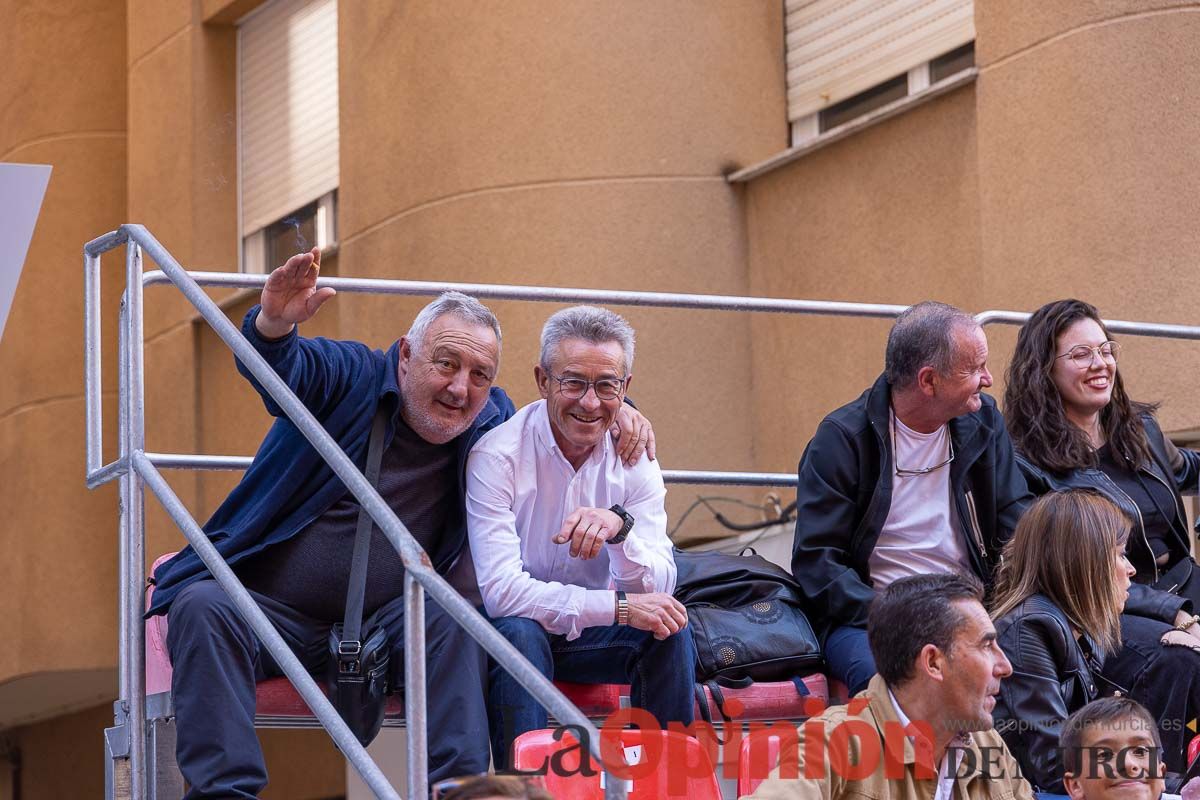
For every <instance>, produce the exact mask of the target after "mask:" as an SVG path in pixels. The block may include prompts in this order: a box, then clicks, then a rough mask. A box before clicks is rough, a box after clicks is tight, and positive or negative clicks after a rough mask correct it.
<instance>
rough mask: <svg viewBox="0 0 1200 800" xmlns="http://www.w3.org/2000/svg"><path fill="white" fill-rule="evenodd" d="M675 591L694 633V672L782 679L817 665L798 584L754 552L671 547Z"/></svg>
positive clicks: (705, 677)
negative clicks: (747, 553)
mask: <svg viewBox="0 0 1200 800" xmlns="http://www.w3.org/2000/svg"><path fill="white" fill-rule="evenodd" d="M675 565H676V567H677V568H678V571H679V575H678V579H677V580H676V583H675V599H676V600H678V601H679V602H681V603H683V605H684V606H685V607H686V608H687V612H688V626H689V627H690V628H691V629H692V636H693V638H694V639H695V641H696V680H697V681H698V682H700V683H703V682H705V681H709V680H714V679H716V680H721V679H724V680H728V681H731V682H742V681H744V680H745V679H747V678H749V679H750V680H752V681H786V680H789V679H791V678H792V677H795V676H798V675H807V674H809V673H811V672H816V671H819V670H820V669H821V668H822V667H823V666H824V660H823V659H822V657H821V645H820V642H819V641H818V640H817V636H816V634H815V633H814V632H813V628H812V625H810V624H809V622H808V618H807V617H806V616H805V615H804V612H803V611H802V610H801V596H800V587H799V586H798V585H797V584H796V581H795V580H794V579H793V578H792V576H791V575H790V574H789V573H788V572H786V571H785V570H783V569H782V568H780V567H778V566H776V565H775V564H772V563H771V562H770V561H767V560H766V559H765V558H763V557H762V556H760V555H758V554H757V553H753V552H751V554H749V555H745V554H743V555H731V554H727V553H717V552H712V551H709V552H686V551H682V550H676V551H675Z"/></svg>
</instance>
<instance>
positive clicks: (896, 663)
mask: <svg viewBox="0 0 1200 800" xmlns="http://www.w3.org/2000/svg"><path fill="white" fill-rule="evenodd" d="M982 600H983V586H982V585H981V584H980V583H979V581H978V580H977V579H975V578H974V577H973V576H969V575H952V574H939V575H917V576H913V577H908V578H901V579H899V580H897V581H895V582H894V583H892V584H891V585H890V586H888V588H887V589H886V590H884V592H883V593H882V594H880V595H879V596H878V597H877V598H875V601H874V602H873V603H872V605H871V612H870V616H869V618H868V623H867V633H868V638H869V641H870V646H871V653H872V655H873V656H874V658H875V663H876V667H877V668H878V670H879V672H878V674H877V675H875V677H874V678H872V679H871V682H870V684H869V685H868V687H867V689H866V690H865V691H863V692H860V693H859V694H858V695H857V696H856V697H855V698H854V699H853V700H851V701H850V704H849V705H847V706H834V707H832V708H830V709H828V710H827V711H825V712H824V713H823V714H821V715H819V716H817V717H814V718H812V719H810V720H809V721H808V722H806V723H804V725H803V726H802V728H801V730H800V732H799V742H798V746H792V747H789V746H787V745H785V746H784V747H783V749H782V752H781V753H780V761H779V766H777V767H776V768H775V769H773V770H772V771H771V776H770V778H769V779H768V780H767V781H765V782H764V783H763V784H762V785H761V786H759V788H758V790H757V791H756V792H755V793H754V794H753V795H751V797H753V798H765V799H766V800H799V799H803V800H840V798H850V797H854V798H856V800H857V798H862V800H989V799H993V798H994V799H995V800H1008V799H1009V798H1012V799H1013V800H1032V797H1033V791H1032V789H1031V788H1030V785H1029V783H1028V782H1027V781H1026V780H1025V779H1024V778H1023V777H1021V774H1020V770H1019V768H1018V767H1017V762H1016V760H1015V759H1014V758H1013V757H1012V754H1011V753H1009V751H1008V748H1007V747H1005V745H1004V741H1003V740H1002V739H1001V738H1000V735H999V734H997V733H996V731H995V730H994V729H993V727H992V709H993V708H994V707H995V705H996V695H997V693H999V691H1000V681H1001V679H1003V678H1004V677H1006V676H1008V675H1010V674H1012V666H1011V665H1010V664H1009V663H1008V659H1007V658H1005V656H1004V653H1003V652H1002V651H1001V650H1000V648H999V647H998V646H997V644H996V630H995V628H994V627H993V626H992V621H991V618H990V617H988V614H987V611H985V610H984V608H983V605H982Z"/></svg>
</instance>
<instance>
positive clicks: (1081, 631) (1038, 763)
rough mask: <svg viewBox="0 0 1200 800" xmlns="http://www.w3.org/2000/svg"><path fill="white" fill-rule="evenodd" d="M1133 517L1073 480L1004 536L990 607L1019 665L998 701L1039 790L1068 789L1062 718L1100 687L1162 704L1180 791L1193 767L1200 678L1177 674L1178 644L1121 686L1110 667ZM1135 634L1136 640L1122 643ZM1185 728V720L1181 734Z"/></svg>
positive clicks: (1158, 710) (1154, 655) (1000, 637)
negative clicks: (1189, 747) (1190, 748)
mask: <svg viewBox="0 0 1200 800" xmlns="http://www.w3.org/2000/svg"><path fill="white" fill-rule="evenodd" d="M1130 528H1131V523H1130V520H1129V518H1128V517H1126V516H1125V514H1124V513H1123V512H1122V511H1121V509H1119V508H1118V507H1117V506H1116V505H1115V504H1113V503H1112V502H1110V501H1109V500H1107V499H1106V498H1105V497H1103V496H1102V495H1100V494H1099V493H1097V492H1094V491H1091V490H1087V489H1068V490H1066V491H1063V492H1054V493H1050V494H1047V495H1044V496H1043V497H1041V498H1039V499H1038V500H1037V501H1036V502H1035V503H1034V504H1033V505H1032V506H1030V507H1029V509H1028V510H1027V511H1026V512H1025V514H1024V516H1022V517H1021V521H1020V522H1019V523H1017V529H1016V531H1015V532H1014V533H1013V537H1012V539H1010V540H1009V541H1008V543H1007V544H1006V545H1005V546H1004V554H1003V560H1002V561H1001V565H1000V567H999V569H998V570H997V572H996V583H995V588H994V594H993V597H992V616H993V617H994V618H995V621H996V634H997V642H998V643H999V645H1000V648H1001V649H1002V650H1004V653H1005V655H1007V656H1008V658H1009V661H1011V662H1012V668H1013V674H1012V675H1010V676H1009V677H1007V678H1005V679H1004V680H1003V681H1001V683H1000V695H999V696H998V697H997V698H996V708H995V711H994V712H993V718H994V719H995V723H996V729H997V730H998V731H999V732H1000V734H1001V735H1002V736H1003V737H1004V740H1005V742H1006V743H1007V744H1008V747H1009V749H1010V750H1011V751H1012V753H1013V756H1014V757H1015V758H1016V759H1017V762H1018V763H1019V764H1020V765H1021V771H1022V773H1023V774H1024V775H1025V777H1026V778H1027V779H1028V780H1029V782H1030V783H1032V784H1033V785H1034V786H1035V787H1036V788H1038V789H1039V790H1041V791H1042V792H1051V793H1059V794H1062V793H1064V790H1063V782H1062V778H1063V763H1062V758H1061V755H1062V754H1061V752H1060V751H1059V746H1058V745H1059V733H1060V728H1061V726H1062V723H1063V721H1064V720H1065V719H1066V718H1067V717H1068V716H1069V715H1070V714H1071V713H1073V712H1075V711H1078V710H1079V709H1080V708H1082V707H1083V706H1084V705H1086V704H1087V703H1089V702H1090V701H1092V700H1094V699H1096V698H1097V697H1099V696H1107V695H1112V694H1114V693H1116V692H1117V691H1121V690H1122V689H1124V690H1125V691H1121V693H1122V694H1125V695H1127V696H1129V697H1131V698H1133V699H1135V700H1137V701H1139V702H1141V703H1142V704H1143V705H1145V706H1146V707H1147V708H1148V709H1150V712H1151V714H1153V715H1154V719H1155V720H1156V722H1157V724H1158V727H1159V728H1160V729H1161V736H1162V740H1163V746H1164V757H1163V760H1164V761H1165V762H1166V764H1167V769H1168V770H1169V771H1170V772H1171V773H1174V774H1172V775H1168V776H1167V785H1168V789H1167V791H1170V792H1178V791H1179V787H1180V786H1181V785H1182V783H1183V781H1182V780H1181V779H1180V777H1179V775H1180V774H1182V773H1183V772H1184V771H1185V765H1186V755H1185V753H1184V750H1185V748H1186V745H1185V744H1184V742H1185V741H1186V739H1185V738H1184V737H1183V736H1182V735H1181V729H1182V728H1183V727H1184V726H1185V725H1186V722H1187V721H1188V720H1190V719H1192V718H1193V717H1194V716H1195V714H1197V713H1200V702H1198V701H1200V680H1197V679H1196V678H1197V676H1195V675H1191V676H1189V675H1187V674H1186V673H1185V674H1184V675H1178V676H1176V675H1173V674H1172V673H1173V671H1175V670H1177V669H1178V667H1179V665H1178V661H1177V659H1176V658H1175V655H1176V654H1184V655H1188V656H1191V655H1194V654H1193V653H1191V652H1190V651H1187V650H1183V649H1180V648H1155V649H1153V650H1151V651H1149V652H1147V653H1146V654H1145V655H1144V661H1145V664H1144V671H1145V672H1146V677H1147V679H1146V680H1145V681H1141V682H1139V683H1137V684H1135V685H1133V686H1131V687H1117V686H1114V685H1113V684H1111V683H1109V682H1107V681H1105V680H1104V678H1103V677H1102V672H1103V669H1104V666H1103V665H1105V664H1106V662H1107V660H1108V659H1110V658H1113V657H1114V656H1116V655H1117V654H1118V653H1120V652H1121V650H1122V648H1123V642H1122V625H1121V610H1122V608H1123V607H1124V606H1125V603H1126V597H1127V595H1128V592H1129V588H1130V586H1131V583H1130V578H1131V577H1132V576H1133V573H1134V570H1133V566H1132V565H1131V564H1130V563H1129V561H1128V559H1127V558H1126V556H1125V546H1126V540H1127V539H1128V538H1129V534H1130ZM1125 644H1127V643H1125ZM1187 733H1188V731H1186V730H1182V734H1187Z"/></svg>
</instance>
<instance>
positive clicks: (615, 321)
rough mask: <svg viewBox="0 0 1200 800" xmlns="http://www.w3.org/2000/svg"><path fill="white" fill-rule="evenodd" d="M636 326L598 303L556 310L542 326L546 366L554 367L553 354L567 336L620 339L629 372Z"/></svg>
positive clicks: (588, 339)
mask: <svg viewBox="0 0 1200 800" xmlns="http://www.w3.org/2000/svg"><path fill="white" fill-rule="evenodd" d="M633 338H634V337H633V327H632V326H631V325H630V324H629V323H628V322H627V321H626V320H625V318H624V317H622V316H621V315H620V314H616V313H613V312H612V311H609V310H608V309H607V308H599V307H597V306H571V307H570V308H564V309H563V310H562V311H556V312H555V313H554V314H552V315H551V316H550V319H548V320H546V324H545V325H544V326H542V354H541V363H542V369H544V370H549V369H550V356H551V355H553V353H554V350H555V348H557V347H558V346H559V345H560V344H562V343H563V342H564V341H566V340H567V339H582V340H583V341H585V342H591V343H592V344H604V343H605V342H616V343H617V344H619V345H621V350H622V351H623V352H624V354H625V375H627V376H628V375H629V373H630V372H632V371H633Z"/></svg>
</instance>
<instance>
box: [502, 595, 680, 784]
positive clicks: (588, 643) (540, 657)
mask: <svg viewBox="0 0 1200 800" xmlns="http://www.w3.org/2000/svg"><path fill="white" fill-rule="evenodd" d="M492 624H493V625H495V626H496V630H498V631H500V633H501V634H503V635H504V638H506V639H508V641H509V642H511V643H512V645H513V646H514V647H516V648H517V650H519V651H520V652H521V654H522V655H523V656H525V657H526V658H527V659H529V661H530V662H531V663H532V664H533V665H534V666H535V667H536V668H537V669H538V670H539V671H540V672H541V673H542V674H543V675H545V676H546V677H547V678H550V679H551V680H563V681H572V682H575V683H629V684H631V689H630V696H629V699H630V702H631V703H632V705H633V707H635V708H641V709H645V710H646V711H649V712H650V713H651V714H653V715H654V717H655V719H657V720H658V723H659V725H660V726H661V727H662V728H663V730H666V728H667V724H668V723H670V722H679V723H681V724H683V725H690V724H691V723H692V716H693V713H694V711H695V705H694V703H695V699H694V698H695V685H696V645H695V643H694V642H693V641H692V632H691V629H689V628H684V629H683V630H681V631H680V632H679V633H677V634H675V635H674V636H668V637H667V638H666V639H663V640H662V641H659V640H658V639H655V638H654V635H653V634H651V633H649V632H648V631H642V630H638V629H637V628H633V627H630V626H628V625H609V626H606V627H593V628H587V629H586V630H584V632H583V634H582V635H581V636H580V637H579V638H578V639H574V640H571V641H568V640H567V637H565V636H559V635H554V634H550V633H547V632H546V630H545V629H544V628H543V627H542V626H541V625H540V624H539V623H537V622H535V621H533V620H531V619H526V618H524V617H501V618H500V619H494V620H492ZM546 724H547V718H546V709H544V708H542V705H541V704H540V703H539V702H537V701H536V700H534V699H533V697H532V696H531V695H530V694H529V693H528V692H526V691H525V689H524V688H522V687H521V685H520V684H519V683H517V681H516V680H515V679H514V678H513V677H512V676H510V675H509V674H508V672H507V671H506V670H505V669H504V668H503V667H502V666H500V665H499V664H498V663H497V662H496V661H495V660H494V659H489V660H488V727H489V729H490V731H491V737H492V762H493V763H494V764H495V766H496V769H497V770H501V769H507V768H508V766H509V763H510V760H511V755H512V743H513V740H515V739H516V738H517V737H518V736H520V735H521V734H522V733H525V732H526V731H533V730H538V729H539V728H545V727H546Z"/></svg>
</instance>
